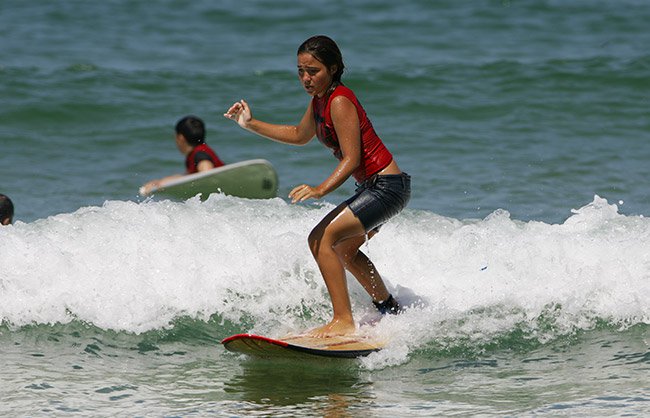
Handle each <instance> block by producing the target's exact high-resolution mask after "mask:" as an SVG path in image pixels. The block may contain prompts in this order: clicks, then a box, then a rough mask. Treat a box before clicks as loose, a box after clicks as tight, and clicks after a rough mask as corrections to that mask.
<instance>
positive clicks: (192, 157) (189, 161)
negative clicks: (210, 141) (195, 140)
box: [185, 144, 224, 174]
mask: <svg viewBox="0 0 650 418" xmlns="http://www.w3.org/2000/svg"><path fill="white" fill-rule="evenodd" d="M199 153H202V154H207V155H208V156H209V157H210V161H212V164H214V166H215V167H221V166H222V165H224V164H223V162H222V161H221V160H220V159H219V157H217V154H216V153H215V152H214V151H213V150H212V148H210V147H209V146H208V145H207V144H201V145H197V146H196V147H194V149H193V150H192V152H190V153H189V154H188V155H187V158H185V168H186V169H187V174H192V173H198V171H199V170H197V168H196V166H197V165H198V164H199V161H202V160H205V158H202V159H201V160H199V161H197V160H196V155H197V154H199Z"/></svg>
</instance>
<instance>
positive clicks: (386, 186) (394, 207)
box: [345, 173, 411, 232]
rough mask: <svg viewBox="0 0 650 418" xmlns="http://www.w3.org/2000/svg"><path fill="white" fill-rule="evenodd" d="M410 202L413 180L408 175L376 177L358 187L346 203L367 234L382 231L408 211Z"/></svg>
mask: <svg viewBox="0 0 650 418" xmlns="http://www.w3.org/2000/svg"><path fill="white" fill-rule="evenodd" d="M410 199H411V176H409V175H408V174H406V173H402V174H386V175H374V176H372V177H370V178H369V179H367V180H366V181H364V182H363V183H361V184H359V185H358V187H357V190H356V193H355V194H354V196H352V197H351V198H349V199H348V200H346V201H345V203H347V205H348V207H349V208H350V210H351V211H352V213H354V214H355V216H356V217H357V218H359V220H360V221H361V223H362V224H363V226H364V228H365V229H366V232H370V231H372V230H379V227H380V226H381V225H383V224H384V223H386V221H388V220H389V219H390V218H392V217H393V216H395V215H397V214H398V213H400V212H401V211H402V209H404V207H406V204H407V203H408V202H409V200H410Z"/></svg>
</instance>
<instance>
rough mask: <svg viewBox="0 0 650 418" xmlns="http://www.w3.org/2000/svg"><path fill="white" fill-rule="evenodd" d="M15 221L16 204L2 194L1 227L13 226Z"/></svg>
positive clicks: (0, 206) (0, 194)
mask: <svg viewBox="0 0 650 418" xmlns="http://www.w3.org/2000/svg"><path fill="white" fill-rule="evenodd" d="M13 220H14V204H13V202H12V201H11V199H9V197H8V196H6V195H3V194H2V193H0V225H11V223H12V222H13Z"/></svg>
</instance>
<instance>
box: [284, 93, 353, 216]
mask: <svg viewBox="0 0 650 418" xmlns="http://www.w3.org/2000/svg"><path fill="white" fill-rule="evenodd" d="M330 109H331V115H332V122H333V124H334V130H335V131H336V136H337V138H338V140H339V146H340V147H341V154H342V158H341V160H340V161H339V163H338V165H337V166H336V168H335V169H334V171H333V172H332V174H330V175H329V177H327V178H326V179H325V181H323V182H322V183H321V184H320V185H318V186H316V187H312V186H309V185H307V184H302V185H300V186H297V187H296V188H294V189H293V190H292V191H291V193H289V197H291V199H292V201H293V202H294V203H295V202H302V201H304V200H306V199H309V198H314V199H319V198H321V197H323V196H325V195H326V194H328V193H330V192H332V191H333V190H336V188H338V187H339V186H340V185H341V184H343V183H344V182H345V181H346V180H347V179H348V178H349V177H350V176H351V175H352V173H354V170H356V169H357V167H359V164H361V128H360V127H359V125H360V122H359V116H358V115H357V108H356V107H355V106H354V104H353V103H352V102H351V101H350V99H348V98H347V97H344V96H338V97H335V98H334V99H333V100H332V103H331V107H330Z"/></svg>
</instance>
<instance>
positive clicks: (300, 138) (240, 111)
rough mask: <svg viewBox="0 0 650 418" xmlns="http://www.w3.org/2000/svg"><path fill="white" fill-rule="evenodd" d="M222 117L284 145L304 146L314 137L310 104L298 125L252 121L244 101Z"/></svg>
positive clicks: (314, 129) (236, 104) (249, 110)
mask: <svg viewBox="0 0 650 418" xmlns="http://www.w3.org/2000/svg"><path fill="white" fill-rule="evenodd" d="M223 115H224V116H225V117H226V118H228V119H232V120H234V121H235V122H237V124H238V125H239V126H241V127H242V128H244V129H246V130H248V131H251V132H253V133H256V134H258V135H260V136H263V137H265V138H268V139H271V140H273V141H277V142H282V143H284V144H291V145H305V144H306V143H308V142H309V141H311V139H312V138H313V137H314V135H316V123H315V122H314V116H313V113H312V109H311V102H310V103H309V106H307V110H306V111H305V114H304V115H303V116H302V119H301V120H300V124H298V125H276V124H272V123H267V122H263V121H261V120H258V119H254V118H253V114H252V112H251V109H250V106H248V103H246V101H245V100H240V101H238V102H235V103H234V104H233V105H232V106H230V109H228V111H227V112H226V113H224V114H223Z"/></svg>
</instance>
